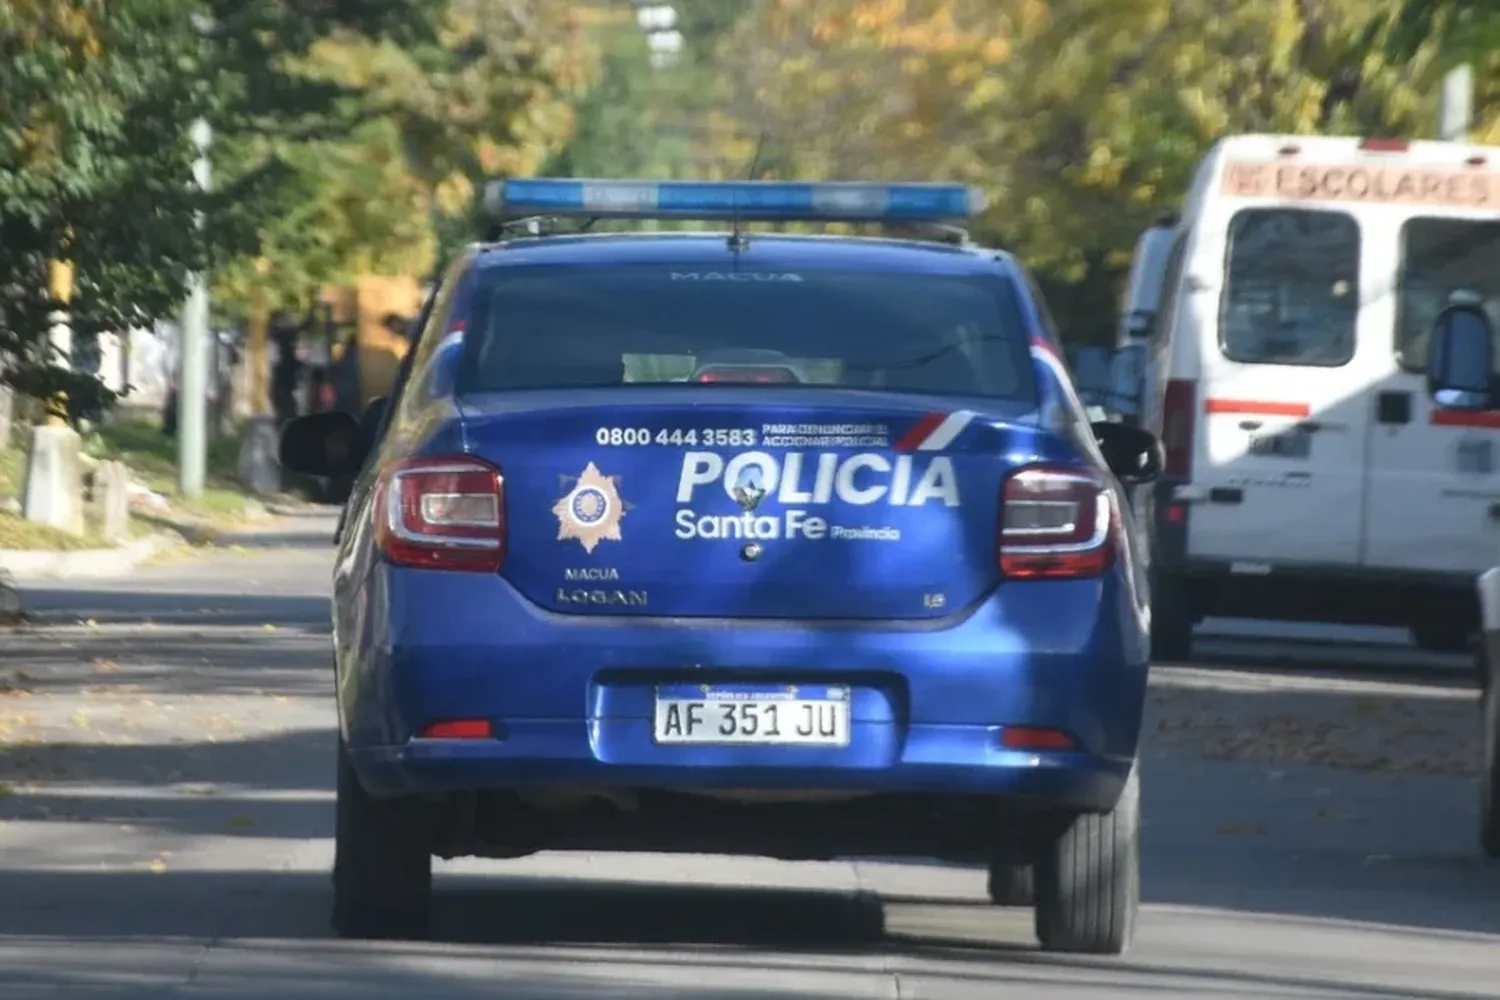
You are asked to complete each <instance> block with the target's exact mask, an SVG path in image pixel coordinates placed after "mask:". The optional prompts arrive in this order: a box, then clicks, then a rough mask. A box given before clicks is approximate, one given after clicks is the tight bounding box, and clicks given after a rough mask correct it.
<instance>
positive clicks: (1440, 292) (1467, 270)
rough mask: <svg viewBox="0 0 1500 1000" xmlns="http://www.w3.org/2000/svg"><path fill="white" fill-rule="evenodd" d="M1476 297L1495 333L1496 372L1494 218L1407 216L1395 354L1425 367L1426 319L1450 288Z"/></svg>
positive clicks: (1498, 309)
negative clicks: (1483, 219)
mask: <svg viewBox="0 0 1500 1000" xmlns="http://www.w3.org/2000/svg"><path fill="white" fill-rule="evenodd" d="M1465 292H1467V293H1469V294H1471V295H1473V296H1474V297H1475V298H1477V299H1479V300H1480V302H1481V303H1482V304H1483V306H1484V309H1485V311H1486V312H1488V313H1489V314H1490V321H1491V322H1492V323H1494V325H1495V330H1496V335H1495V346H1496V357H1495V363H1496V371H1497V373H1500V222H1478V221H1474V220H1472V219H1410V220H1408V221H1407V223H1406V224H1405V225H1404V226H1402V227H1401V281H1400V286H1399V290H1398V292H1397V296H1396V355H1397V357H1398V358H1399V359H1400V361H1401V366H1402V367H1403V368H1405V369H1407V370H1408V371H1414V372H1420V371H1425V370H1426V368H1427V340H1428V338H1429V337H1430V336H1431V335H1432V324H1433V323H1434V322H1435V321H1436V320H1437V317H1438V313H1440V312H1442V311H1443V309H1444V307H1446V306H1447V305H1448V304H1449V303H1450V302H1451V301H1452V300H1453V297H1454V295H1455V293H1458V294H1462V293H1465Z"/></svg>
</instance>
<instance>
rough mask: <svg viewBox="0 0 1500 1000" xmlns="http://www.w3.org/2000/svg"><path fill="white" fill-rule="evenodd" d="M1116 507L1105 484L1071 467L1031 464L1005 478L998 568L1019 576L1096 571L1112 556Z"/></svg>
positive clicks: (1051, 577) (1062, 575) (1052, 577)
mask: <svg viewBox="0 0 1500 1000" xmlns="http://www.w3.org/2000/svg"><path fill="white" fill-rule="evenodd" d="M1118 530H1119V512H1118V511H1117V510H1115V504H1114V500H1113V499H1112V494H1111V493H1110V491H1109V487H1108V486H1106V485H1105V483H1104V481H1103V480H1102V479H1100V478H1098V477H1097V476H1094V475H1092V474H1091V473H1088V472H1080V471H1077V470H1074V469H1052V468H1045V467H1033V468H1029V469H1021V470H1020V471H1019V472H1014V473H1012V474H1011V476H1010V478H1009V479H1007V480H1006V481H1005V496H1004V500H1003V506H1002V508H1001V520H1000V571H1001V572H1002V573H1004V574H1005V575H1006V576H1008V577H1012V578H1019V579H1047V580H1056V579H1065V578H1072V577H1082V576H1097V575H1098V574H1100V573H1102V572H1104V570H1105V569H1107V568H1108V567H1109V565H1110V563H1112V562H1113V561H1114V558H1115V538H1116V533H1117V532H1118Z"/></svg>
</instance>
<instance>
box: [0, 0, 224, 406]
mask: <svg viewBox="0 0 1500 1000" xmlns="http://www.w3.org/2000/svg"><path fill="white" fill-rule="evenodd" d="M190 10H191V5H190V4H188V3H186V2H172V0H160V2H146V0H111V2H109V3H108V4H106V3H103V2H99V0H90V2H81V3H65V2H52V0H4V2H0V350H3V351H4V353H5V355H6V358H7V359H8V363H7V364H6V367H5V371H4V374H3V379H4V381H5V382H6V383H7V384H9V385H11V386H13V387H14V388H16V389H17V390H18V391H20V392H21V393H23V394H26V395H30V396H33V397H36V398H41V399H48V400H56V399H59V397H60V395H61V394H65V396H66V400H67V404H68V412H69V414H70V415H73V416H76V415H78V414H79V413H82V412H88V411H90V410H92V409H93V408H95V407H97V406H98V405H100V404H102V403H107V402H108V401H109V394H108V393H107V392H105V391H104V390H103V389H102V387H101V386H100V385H99V383H98V381H97V380H96V379H94V378H92V377H90V376H87V375H81V374H79V373H76V372H73V371H71V370H70V368H69V366H68V362H69V360H70V359H68V358H59V357H57V356H56V354H55V352H54V351H53V350H52V347H51V344H50V342H49V339H48V331H49V327H50V325H51V321H50V317H51V316H52V315H53V313H54V312H55V311H56V310H57V309H59V308H60V307H61V306H62V305H63V303H61V302H59V301H55V300H54V297H53V295H52V291H51V289H50V288H49V284H50V282H49V271H50V270H52V269H53V268H54V266H55V264H56V263H57V262H70V263H71V264H72V265H73V276H74V277H73V295H72V302H71V305H70V308H69V312H70V314H71V323H72V327H73V330H74V332H75V336H77V337H80V338H83V339H86V338H88V337H90V336H91V335H93V334H94V333H96V332H98V331H100V330H105V329H124V328H127V327H129V326H131V325H136V324H139V323H142V322H146V321H149V320H150V319H153V318H154V317H155V316H156V315H160V314H161V312H162V311H163V310H165V309H166V308H169V307H170V305H171V304H172V303H175V302H177V301H180V300H181V297H182V292H183V279H184V276H185V274H186V273H187V272H188V271H189V270H191V269H192V268H194V267H197V266H200V265H201V264H202V262H203V254H202V249H203V248H202V246H201V245H200V244H199V242H198V240H197V238H196V236H195V234H194V233H193V232H192V229H191V226H190V225H189V224H188V223H189V221H190V220H191V218H192V215H193V212H194V211H195V210H196V209H197V208H199V207H200V198H199V196H198V193H197V192H195V191H194V190H193V189H192V187H191V176H192V175H191V165H192V159H193V152H192V148H191V144H190V142H189V140H188V137H187V135H186V134H185V132H184V129H183V125H182V123H183V122H186V121H191V119H192V117H193V115H194V114H196V113H198V112H199V111H201V110H202V109H203V107H204V103H203V102H204V98H205V96H206V89H205V88H204V87H203V86H202V78H201V76H199V75H198V74H197V73H196V72H195V70H196V69H197V67H199V66H201V56H202V45H201V39H200V38H199V37H198V36H197V34H196V32H195V31H194V30H193V27H192V25H191V23H190V21H189V20H188V13H189V12H190Z"/></svg>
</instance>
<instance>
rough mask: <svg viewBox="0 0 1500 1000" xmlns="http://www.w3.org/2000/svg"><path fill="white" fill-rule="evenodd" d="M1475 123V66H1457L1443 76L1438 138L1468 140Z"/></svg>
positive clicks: (1453, 140)
mask: <svg viewBox="0 0 1500 1000" xmlns="http://www.w3.org/2000/svg"><path fill="white" fill-rule="evenodd" d="M1473 124H1474V68H1473V67H1472V66H1470V65H1468V64H1467V63H1465V64H1464V65H1462V66H1455V67H1454V68H1453V69H1451V70H1449V71H1448V73H1447V74H1446V75H1445V76H1444V77H1443V94H1442V99H1441V100H1440V101H1439V102H1438V138H1439V139H1442V140H1444V141H1445V142H1468V141H1469V130H1470V129H1471V128H1472V127H1473Z"/></svg>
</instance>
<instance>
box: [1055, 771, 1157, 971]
mask: <svg viewBox="0 0 1500 1000" xmlns="http://www.w3.org/2000/svg"><path fill="white" fill-rule="evenodd" d="M1140 829H1141V784H1140V776H1139V765H1136V766H1135V767H1133V768H1131V771H1130V777H1129V778H1127V779H1126V780H1125V787H1124V789H1122V790H1121V792H1120V798H1119V801H1117V802H1116V803H1115V807H1114V808H1113V809H1111V810H1110V811H1109V812H1107V813H1085V814H1083V815H1080V816H1076V817H1074V819H1073V821H1072V822H1071V823H1069V824H1068V827H1067V829H1065V830H1064V831H1063V832H1062V834H1061V835H1060V836H1059V837H1058V838H1057V839H1056V840H1055V841H1054V842H1053V843H1051V844H1049V845H1048V846H1047V847H1045V848H1044V849H1043V850H1042V852H1041V854H1040V856H1039V857H1038V858H1037V862H1036V936H1037V940H1038V941H1040V942H1041V945H1042V949H1043V950H1044V951H1053V952H1068V953H1072V954H1084V955H1119V954H1122V953H1123V952H1124V951H1125V949H1127V948H1129V947H1130V941H1131V938H1133V937H1134V935H1135V919H1136V913H1137V911H1138V910H1139V909H1140V902H1141V875H1140Z"/></svg>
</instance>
